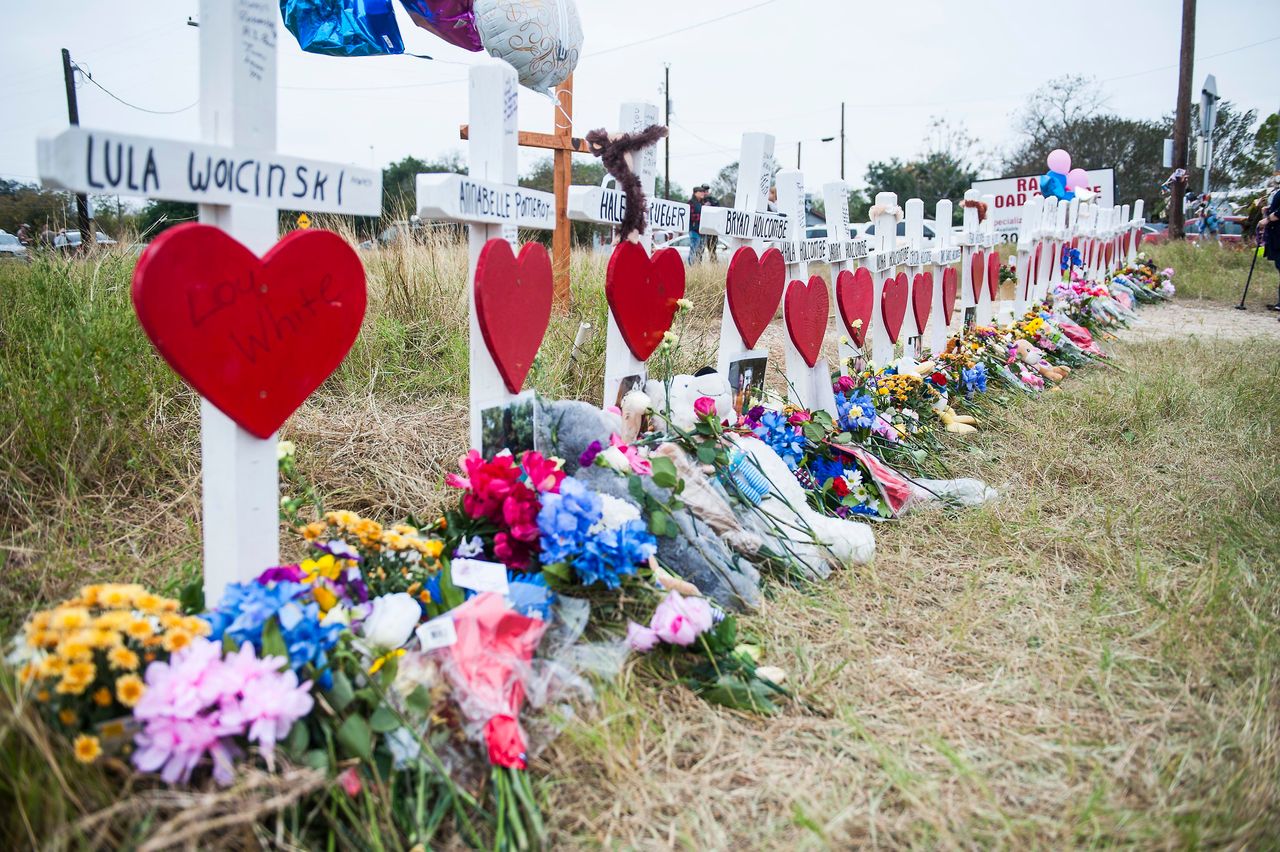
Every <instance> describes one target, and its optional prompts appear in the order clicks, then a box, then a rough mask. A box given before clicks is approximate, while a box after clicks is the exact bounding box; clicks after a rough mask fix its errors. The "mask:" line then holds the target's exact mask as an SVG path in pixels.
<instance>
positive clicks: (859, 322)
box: [836, 266, 876, 349]
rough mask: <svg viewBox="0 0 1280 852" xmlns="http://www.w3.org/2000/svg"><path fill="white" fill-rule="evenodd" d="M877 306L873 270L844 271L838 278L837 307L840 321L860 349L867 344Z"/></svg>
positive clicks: (859, 268)
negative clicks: (869, 329)
mask: <svg viewBox="0 0 1280 852" xmlns="http://www.w3.org/2000/svg"><path fill="white" fill-rule="evenodd" d="M875 304H876V284H875V280H874V279H873V278H872V277H871V270H870V269H867V268H866V267H865V266H860V267H858V269H857V271H856V272H850V271H849V270H847V269H842V270H841V271H840V274H839V275H837V276H836V306H837V307H839V308H840V319H841V321H843V322H844V327H845V329H846V330H847V331H848V332H849V338H850V339H851V340H853V345H854V346H857V347H858V348H859V349H861V348H862V344H863V343H864V342H866V339H867V329H868V328H869V327H870V325H871V317H872V310H873V309H874V308H875Z"/></svg>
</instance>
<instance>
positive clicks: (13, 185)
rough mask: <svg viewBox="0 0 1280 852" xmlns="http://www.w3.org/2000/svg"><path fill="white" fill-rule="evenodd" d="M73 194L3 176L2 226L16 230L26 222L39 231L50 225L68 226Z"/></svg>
mask: <svg viewBox="0 0 1280 852" xmlns="http://www.w3.org/2000/svg"><path fill="white" fill-rule="evenodd" d="M69 203H70V196H69V195H67V194H66V193H63V192H51V191H49V190H44V189H41V188H40V187H38V186H36V185H34V184H29V183H22V182H21V181H13V180H5V179H3V178H0V228H3V229H4V230H6V231H8V232H9V233H11V234H16V233H17V232H18V228H19V227H20V226H21V225H22V224H23V223H24V222H25V223H26V224H28V225H30V226H31V227H32V229H33V230H34V231H35V232H36V233H37V234H39V233H40V232H41V231H43V230H44V229H45V228H46V227H47V228H50V229H51V230H53V231H57V230H58V229H59V228H61V227H65V225H66V222H67V219H68V217H69V216H70V217H71V218H74V215H72V214H69V212H68V205H69Z"/></svg>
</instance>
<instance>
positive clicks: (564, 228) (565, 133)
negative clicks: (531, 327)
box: [512, 74, 652, 307]
mask: <svg viewBox="0 0 1280 852" xmlns="http://www.w3.org/2000/svg"><path fill="white" fill-rule="evenodd" d="M555 135H556V138H557V140H559V141H560V142H561V144H565V145H567V144H569V143H570V142H571V141H572V138H573V75H572V74H570V75H569V78H568V79H567V80H565V81H564V84H563V85H561V86H560V87H559V88H557V89H556V132H555ZM552 166H553V170H554V171H553V174H554V178H555V184H554V187H555V196H556V229H555V232H554V233H553V234H552V235H551V278H552V281H553V282H554V285H555V301H554V303H555V304H557V305H560V306H562V307H563V306H566V305H568V304H569V301H570V293H569V266H570V262H571V257H572V248H573V223H572V222H570V221H569V206H568V205H569V185H570V184H572V183H573V151H572V150H570V149H569V148H556V150H555V152H554V153H553V154H552ZM512 182H513V183H514V182H515V181H514V179H513V181H512ZM650 194H652V193H650Z"/></svg>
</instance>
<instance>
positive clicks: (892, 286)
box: [880, 272, 909, 343]
mask: <svg viewBox="0 0 1280 852" xmlns="http://www.w3.org/2000/svg"><path fill="white" fill-rule="evenodd" d="M908 289H909V288H908V287H907V273H905V272H899V273H898V275H897V277H895V278H886V279H885V282H884V289H883V290H881V291H880V318H881V319H883V320H884V330H885V331H887V332H888V333H889V342H890V343H897V342H898V334H899V333H900V332H901V331H902V321H903V320H905V319H906V318H907V296H908V295H909V294H908V293H907V290H908Z"/></svg>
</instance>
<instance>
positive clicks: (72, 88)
mask: <svg viewBox="0 0 1280 852" xmlns="http://www.w3.org/2000/svg"><path fill="white" fill-rule="evenodd" d="M62 79H63V81H64V82H65V83H66V86H67V119H68V120H70V122H71V126H72V127H78V126H79V125H80V105H79V104H78V103H77V102H76V77H75V71H73V70H72V67H71V51H69V50H67V49H66V48H65V47H64V48H62ZM76 219H77V224H78V225H79V227H80V248H81V249H82V250H83V249H88V248H89V247H90V246H93V245H94V244H95V240H94V235H93V227H92V225H91V223H90V222H89V197H88V196H87V195H85V194H84V193H76Z"/></svg>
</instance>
